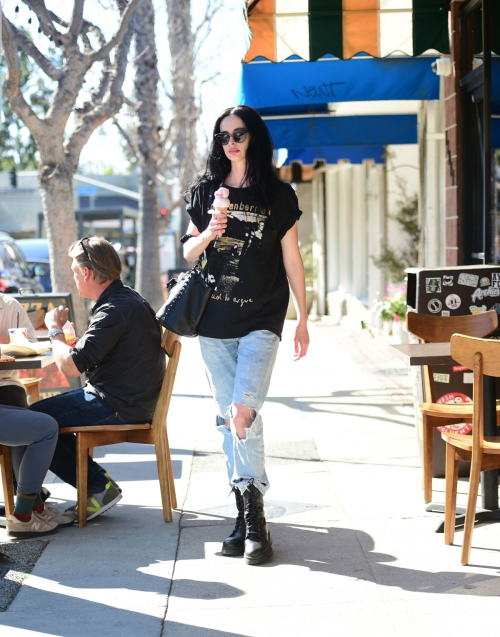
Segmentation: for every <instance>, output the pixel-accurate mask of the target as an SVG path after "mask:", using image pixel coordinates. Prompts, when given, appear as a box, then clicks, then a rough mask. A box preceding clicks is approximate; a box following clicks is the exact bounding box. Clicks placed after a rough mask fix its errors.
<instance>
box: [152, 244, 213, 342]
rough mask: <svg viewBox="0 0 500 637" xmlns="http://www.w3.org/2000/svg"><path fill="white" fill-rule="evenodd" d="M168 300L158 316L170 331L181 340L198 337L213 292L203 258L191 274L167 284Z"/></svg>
mask: <svg viewBox="0 0 500 637" xmlns="http://www.w3.org/2000/svg"><path fill="white" fill-rule="evenodd" d="M167 289H168V298H167V300H166V301H165V303H164V304H163V305H162V306H161V308H160V309H159V310H158V312H157V313H156V318H157V320H158V321H159V322H160V323H161V325H163V327H164V328H165V329H166V330H171V331H172V332H175V333H176V334H179V335H180V336H197V335H198V332H197V329H198V325H199V323H200V320H201V317H202V316H203V312H204V311H205V308H206V307H207V303H208V301H209V299H210V296H211V294H212V292H213V288H212V287H211V286H210V285H209V284H208V283H207V282H206V281H205V279H204V278H203V274H202V258H201V256H200V258H199V259H198V262H197V263H196V265H195V266H194V268H191V270H189V271H188V272H183V273H182V274H180V275H179V276H178V277H177V278H176V279H170V281H169V282H168V283H167Z"/></svg>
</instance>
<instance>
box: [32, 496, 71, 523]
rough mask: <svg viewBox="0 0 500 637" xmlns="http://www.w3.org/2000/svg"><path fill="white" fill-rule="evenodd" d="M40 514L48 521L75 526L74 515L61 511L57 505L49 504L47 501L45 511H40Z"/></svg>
mask: <svg viewBox="0 0 500 637" xmlns="http://www.w3.org/2000/svg"><path fill="white" fill-rule="evenodd" d="M38 515H39V516H40V517H41V518H43V519H44V520H45V521H46V522H55V523H56V524H58V525H59V526H73V524H74V522H75V518H74V517H73V516H72V515H68V514H67V513H66V514H65V513H59V511H58V510H57V509H56V508H55V507H51V506H49V505H48V504H47V503H46V502H44V510H43V512H42V513H38Z"/></svg>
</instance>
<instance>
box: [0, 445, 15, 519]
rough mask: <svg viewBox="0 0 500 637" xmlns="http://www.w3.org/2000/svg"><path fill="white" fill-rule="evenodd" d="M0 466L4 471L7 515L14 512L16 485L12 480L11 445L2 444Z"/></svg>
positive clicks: (4, 494)
mask: <svg viewBox="0 0 500 637" xmlns="http://www.w3.org/2000/svg"><path fill="white" fill-rule="evenodd" d="M0 468H1V471H2V487H3V501H4V502H5V516H6V517H9V515H12V514H13V513H14V485H13V482H12V460H11V455H10V447H7V446H6V445H0Z"/></svg>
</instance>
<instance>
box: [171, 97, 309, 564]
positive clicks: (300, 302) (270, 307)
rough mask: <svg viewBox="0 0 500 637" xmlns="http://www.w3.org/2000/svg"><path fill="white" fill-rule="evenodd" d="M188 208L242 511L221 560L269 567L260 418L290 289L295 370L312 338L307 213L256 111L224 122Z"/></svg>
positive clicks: (203, 329) (189, 244)
mask: <svg viewBox="0 0 500 637" xmlns="http://www.w3.org/2000/svg"><path fill="white" fill-rule="evenodd" d="M219 187H221V188H219ZM217 189H219V190H217ZM216 190H217V193H216V192H215V191H216ZM214 194H215V195H217V196H215V197H214ZM228 199H229V201H228ZM186 201H187V202H188V206H187V211H188V213H189V215H190V217H191V222H190V224H189V227H188V230H187V234H186V235H184V237H183V238H182V239H181V241H182V242H183V243H184V256H185V258H186V259H187V260H188V261H194V260H196V259H197V258H198V257H199V256H200V255H201V254H203V252H204V251H206V255H207V265H206V267H205V277H206V279H207V281H208V282H209V283H210V284H211V285H212V286H213V287H214V292H213V293H212V296H211V298H210V301H209V303H208V306H207V308H206V310H205V312H204V314H203V317H202V319H201V322H200V325H199V327H198V334H199V337H200V346H201V353H202V356H203V360H204V362H205V365H206V369H207V374H208V378H209V381H210V385H211V389H212V393H213V395H214V399H215V403H216V405H217V419H216V422H217V428H218V430H219V431H220V432H221V434H222V435H223V450H224V454H225V457H226V465H227V471H228V475H229V483H230V485H231V487H232V489H233V491H234V493H235V497H236V506H237V509H238V516H237V518H236V526H235V529H234V531H233V532H232V533H231V535H230V536H229V537H228V538H227V539H226V540H225V541H224V543H223V545H222V553H223V554H224V555H243V554H244V556H245V561H246V562H247V563H248V564H261V563H263V562H265V561H267V560H268V559H269V558H270V557H271V555H272V542H271V536H270V533H269V529H268V526H267V523H266V520H265V517H264V501H263V496H264V494H265V493H266V491H267V490H268V489H269V480H268V478H267V474H266V469H265V466H264V440H263V432H262V418H261V415H260V410H261V408H262V405H263V404H264V400H265V398H266V395H267V391H268V389H269V383H270V380H271V373H272V370H273V366H274V362H275V359H276V354H277V351H278V345H279V341H280V339H281V332H282V329H283V324H284V320H285V314H286V310H287V306H288V299H289V284H290V288H291V290H292V296H293V299H294V302H295V306H296V308H297V317H298V321H297V327H296V331H295V356H294V358H295V360H299V359H300V358H302V357H303V356H305V354H306V352H307V347H308V344H309V336H308V331H307V313H306V305H305V282H304V267H303V264H302V259H301V256H300V252H299V244H298V232H297V220H298V219H299V217H300V215H301V214H302V213H301V211H300V210H299V207H298V202H297V197H296V195H295V192H294V190H293V188H292V187H291V186H290V185H289V184H285V183H284V182H282V181H280V180H279V179H278V177H277V173H276V169H275V167H274V165H273V147H272V141H271V137H270V135H269V132H268V130H267V128H266V126H265V124H264V122H263V121H262V119H261V117H260V115H259V114H258V113H257V111H255V110H253V109H252V108H250V107H248V106H236V107H234V108H228V109H226V110H225V111H224V112H223V113H222V114H221V115H220V116H219V117H218V119H217V121H216V122H215V126H214V137H213V140H212V144H211V146H210V150H209V154H208V159H207V163H206V167H205V170H204V171H203V172H202V173H200V175H199V176H198V178H197V179H196V180H195V182H194V184H193V185H192V186H191V188H190V189H189V191H188V192H187V193H186ZM212 204H214V208H213V209H211V205H212Z"/></svg>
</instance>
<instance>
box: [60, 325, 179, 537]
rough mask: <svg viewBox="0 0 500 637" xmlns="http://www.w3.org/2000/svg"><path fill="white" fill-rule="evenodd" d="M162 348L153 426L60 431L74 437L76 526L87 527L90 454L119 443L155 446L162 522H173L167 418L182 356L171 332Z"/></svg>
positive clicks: (172, 483) (174, 500)
mask: <svg viewBox="0 0 500 637" xmlns="http://www.w3.org/2000/svg"><path fill="white" fill-rule="evenodd" d="M161 347H162V349H163V350H164V351H165V353H166V354H167V368H166V371H165V377H164V379H163V384H162V387H161V391H160V395H159V397H158V402H157V404H156V409H155V413H154V418H153V422H152V424H147V423H144V424H142V423H140V424H136V425H97V426H95V427H64V428H62V429H61V430H60V433H61V434H71V433H74V434H76V454H77V466H76V482H77V498H78V499H77V502H78V524H79V526H87V477H88V465H87V457H88V455H89V452H90V453H92V450H93V448H94V447H101V446H104V445H114V444H116V443H119V442H134V443H141V444H146V445H154V446H155V452H156V462H157V467H158V478H159V481H160V490H161V499H162V507H163V519H164V520H165V522H172V508H174V509H175V508H177V500H176V495H175V486H174V473H173V469H172V461H171V458H170V447H169V445H168V435H167V414H168V408H169V405H170V399H171V397H172V390H173V386H174V380H175V375H176V372H177V365H178V363H179V356H180V353H181V343H180V337H179V336H177V334H174V333H173V332H163V335H162V343H161Z"/></svg>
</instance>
